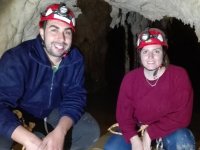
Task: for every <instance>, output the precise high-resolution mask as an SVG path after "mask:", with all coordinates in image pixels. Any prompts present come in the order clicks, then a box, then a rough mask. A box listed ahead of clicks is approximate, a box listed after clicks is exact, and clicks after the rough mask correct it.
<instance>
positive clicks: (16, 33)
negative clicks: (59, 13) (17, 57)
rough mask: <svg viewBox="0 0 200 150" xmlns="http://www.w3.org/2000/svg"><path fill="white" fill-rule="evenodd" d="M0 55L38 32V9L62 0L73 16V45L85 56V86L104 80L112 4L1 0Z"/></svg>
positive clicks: (72, 0) (83, 0) (100, 0)
mask: <svg viewBox="0 0 200 150" xmlns="http://www.w3.org/2000/svg"><path fill="white" fill-rule="evenodd" d="M0 2H1V5H0V11H1V12H0V33H1V36H0V56H1V55H2V53H3V52H4V51H6V50H7V49H9V48H11V47H14V46H16V45H18V44H19V43H21V42H23V41H25V40H29V39H33V38H35V37H36V36H37V34H38V29H39V28H38V22H39V17H40V13H41V12H42V11H43V10H44V9H45V7H46V6H47V5H49V4H51V3H55V2H57V3H59V2H65V3H67V5H68V6H69V7H70V8H71V9H72V10H73V11H74V13H75V16H76V32H75V34H74V39H73V40H74V41H73V42H74V45H76V46H77V47H78V48H79V49H80V50H81V52H82V53H83V55H84V57H85V68H86V81H87V85H88V88H89V89H91V90H93V91H95V90H97V89H98V88H99V87H103V86H104V85H105V84H106V81H105V59H106V58H105V57H106V52H107V47H108V44H107V34H108V32H109V30H111V28H110V27H109V24H110V22H111V17H110V15H109V14H110V12H111V7H110V6H109V4H108V3H106V2H105V1H103V0H78V1H77V0H9V1H8V0H0Z"/></svg>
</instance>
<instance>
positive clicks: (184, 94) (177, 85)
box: [147, 70, 193, 139]
mask: <svg viewBox="0 0 200 150" xmlns="http://www.w3.org/2000/svg"><path fill="white" fill-rule="evenodd" d="M169 79H170V80H171V81H169V82H172V84H171V87H170V90H171V92H170V93H172V94H171V96H169V101H171V108H170V110H169V111H168V113H166V114H163V116H162V117H161V118H160V120H158V121H156V122H153V123H151V124H150V125H149V127H148V129H147V132H148V133H149V136H150V138H151V139H156V138H159V137H163V136H166V135H167V134H170V133H172V132H173V131H175V130H177V129H179V128H184V127H187V126H188V125H189V123H190V121H191V116H192V106H193V90H192V86H191V83H190V80H189V77H188V75H187V72H186V71H185V70H182V71H181V72H179V73H178V72H174V75H172V76H171V78H169Z"/></svg>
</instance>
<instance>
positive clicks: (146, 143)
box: [142, 130, 151, 150]
mask: <svg viewBox="0 0 200 150" xmlns="http://www.w3.org/2000/svg"><path fill="white" fill-rule="evenodd" d="M142 144H143V148H144V150H151V138H150V137H149V134H148V132H147V130H145V131H144V134H143V136H142Z"/></svg>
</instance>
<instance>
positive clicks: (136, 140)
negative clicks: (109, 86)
mask: <svg viewBox="0 0 200 150" xmlns="http://www.w3.org/2000/svg"><path fill="white" fill-rule="evenodd" d="M130 141H131V146H132V150H144V149H143V145H142V141H141V139H140V137H139V136H138V135H135V136H133V137H132V138H130Z"/></svg>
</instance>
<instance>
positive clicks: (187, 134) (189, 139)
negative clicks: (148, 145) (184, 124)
mask: <svg viewBox="0 0 200 150" xmlns="http://www.w3.org/2000/svg"><path fill="white" fill-rule="evenodd" d="M162 143H163V149H164V150H195V139H194V136H193V134H192V132H191V131H190V130H189V129H187V128H182V129H179V130H177V131H175V132H173V133H172V134H170V135H168V136H166V137H164V138H162ZM104 150H131V144H130V143H126V141H125V139H124V137H123V136H121V135H112V136H111V137H110V138H109V139H108V140H107V142H106V144H105V145H104Z"/></svg>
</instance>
